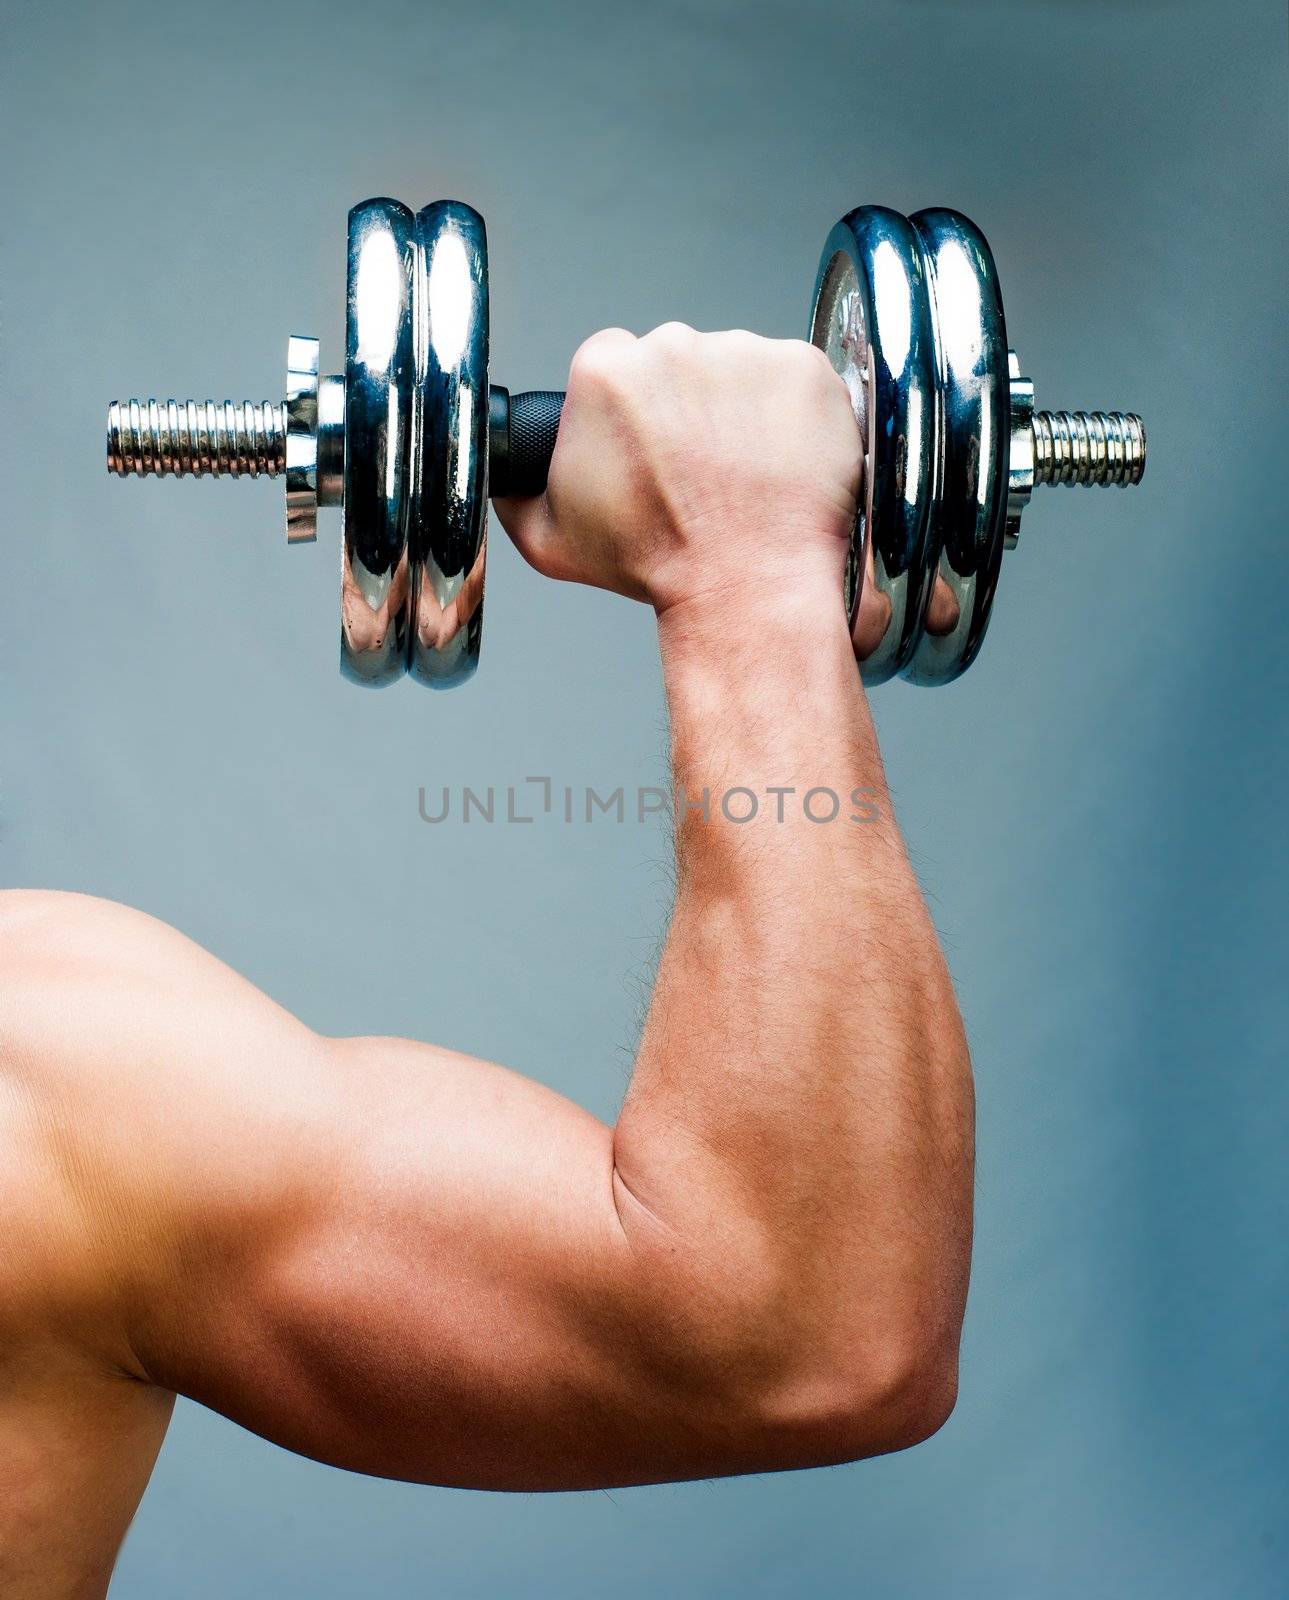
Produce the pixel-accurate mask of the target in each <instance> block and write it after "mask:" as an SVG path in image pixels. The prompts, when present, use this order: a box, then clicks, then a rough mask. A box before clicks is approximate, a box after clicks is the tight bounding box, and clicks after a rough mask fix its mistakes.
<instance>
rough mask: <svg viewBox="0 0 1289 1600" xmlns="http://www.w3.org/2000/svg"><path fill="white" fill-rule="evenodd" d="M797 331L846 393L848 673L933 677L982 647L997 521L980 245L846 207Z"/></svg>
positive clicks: (1000, 530) (984, 263)
mask: <svg viewBox="0 0 1289 1600" xmlns="http://www.w3.org/2000/svg"><path fill="white" fill-rule="evenodd" d="M810 337H811V339H812V341H813V342H814V343H815V344H817V345H819V346H820V348H821V349H823V350H824V351H825V352H826V353H827V355H828V357H829V360H830V361H831V362H832V364H833V366H834V367H835V368H836V370H837V371H838V372H839V373H840V375H841V377H842V378H843V380H844V381H845V383H846V386H847V388H848V389H849V391H850V394H851V401H852V404H853V406H854V408H855V417H856V420H857V422H858V423H859V430H860V438H861V441H862V447H863V451H864V467H865V472H864V485H863V489H862V497H861V504H860V507H859V514H858V516H857V519H856V526H855V537H854V541H853V546H852V551H851V559H850V563H849V572H848V592H847V603H848V605H849V607H850V616H851V626H852V636H853V638H854V641H855V647H856V653H857V654H858V655H859V656H860V670H861V672H862V674H863V676H864V679H865V681H866V682H869V683H882V682H885V681H886V680H887V679H888V678H891V677H893V676H895V675H896V674H897V673H902V674H903V675H904V676H906V677H908V678H910V679H912V680H913V681H914V682H918V683H944V682H947V681H948V680H949V679H951V678H954V677H957V675H958V674H959V673H961V672H963V671H965V670H966V668H967V667H968V666H969V665H970V664H971V662H972V661H973V660H974V659H975V656H976V653H977V651H978V650H979V649H980V645H981V641H982V640H983V638H984V632H985V627H986V624H987V622H988V619H989V611H990V607H991V605H992V603H993V597H994V591H995V588H996V585H997V579H998V568H999V564H1000V562H1001V559H1002V550H1003V537H1004V532H1005V522H1006V514H1007V490H1008V448H1009V438H1010V417H1009V407H1010V389H1009V374H1008V363H1007V336H1006V330H1005V325H1004V322H1003V312H1002V299H1001V296H1000V294H999V290H998V278H997V273H996V271H995V268H994V264H993V258H992V256H991V255H990V253H989V247H988V246H987V245H986V243H985V241H984V238H983V237H982V235H981V234H980V232H979V230H978V229H977V228H975V227H974V225H973V224H972V223H970V222H969V221H968V220H967V218H965V217H963V216H960V215H959V214H958V213H957V212H953V211H945V210H935V211H921V212H918V213H916V214H915V215H914V216H912V217H904V216H901V215H900V214H899V213H898V212H896V211H890V210H887V209H886V208H885V207H882V206H861V207H859V208H858V209H857V210H855V211H852V212H850V214H849V215H848V216H846V217H844V218H843V219H842V220H841V221H840V222H839V223H838V224H837V226H836V227H835V228H834V229H833V231H832V233H831V234H830V235H829V236H828V239H827V242H826V243H825V245H824V251H823V256H822V258H821V261H820V265H819V273H818V277H817V280H816V289H815V300H814V307H813V312H812V316H811V330H810ZM865 584H867V585H869V586H870V593H869V595H868V597H867V599H865V597H864V593H863V587H864V585H865ZM933 590H935V591H936V597H935V598H936V604H935V608H934V609H935V612H936V615H937V621H936V624H935V630H934V631H931V629H930V628H928V625H927V624H928V607H929V606H930V604H931V601H932V593H933Z"/></svg>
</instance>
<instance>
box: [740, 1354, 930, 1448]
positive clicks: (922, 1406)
mask: <svg viewBox="0 0 1289 1600" xmlns="http://www.w3.org/2000/svg"><path fill="white" fill-rule="evenodd" d="M957 1397H958V1350H957V1341H956V1339H954V1340H952V1341H944V1342H943V1344H939V1343H936V1344H928V1342H927V1341H926V1340H925V1339H923V1338H917V1337H913V1338H904V1337H902V1336H901V1335H900V1334H898V1333H897V1332H896V1331H894V1330H890V1329H888V1330H886V1331H885V1333H884V1334H883V1335H882V1336H881V1338H880V1339H879V1340H877V1341H874V1342H871V1343H868V1344H867V1346H866V1348H865V1351H864V1353H863V1354H862V1355H860V1354H857V1353H851V1354H847V1355H846V1356H844V1357H837V1358H833V1359H826V1360H811V1361H807V1362H805V1363H801V1362H797V1361H793V1362H789V1363H786V1364H785V1367H784V1370H783V1371H782V1372H780V1373H777V1374H775V1375H774V1377H773V1378H772V1379H771V1380H770V1381H769V1382H767V1383H766V1384H765V1385H764V1386H763V1388H762V1391H761V1392H760V1394H758V1395H757V1396H756V1397H755V1407H754V1408H755V1411H756V1414H757V1430H758V1433H759V1444H760V1446H761V1447H762V1448H763V1449H764V1451H765V1453H766V1457H767V1461H766V1468H767V1469H768V1468H771V1467H774V1466H790V1467H801V1466H837V1465H840V1464H841V1463H843V1462H847V1461H860V1460H864V1459H866V1458H867V1457H869V1456H879V1455H887V1454H890V1453H891V1452H893V1451H897V1450H907V1449H909V1448H911V1447H912V1446H913V1445H916V1444H921V1443H922V1442H923V1441H924V1440H926V1439H929V1438H930V1437H931V1436H932V1435H933V1434H934V1433H937V1432H938V1431H939V1430H940V1429H941V1428H942V1427H943V1426H944V1425H945V1423H946V1422H947V1421H948V1420H949V1417H950V1416H951V1415H952V1413H953V1408H954V1405H955V1404H956V1402H957Z"/></svg>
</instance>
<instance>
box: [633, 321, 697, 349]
mask: <svg viewBox="0 0 1289 1600" xmlns="http://www.w3.org/2000/svg"><path fill="white" fill-rule="evenodd" d="M646 337H647V338H648V339H649V341H650V343H651V344H654V345H656V346H657V347H658V348H659V349H661V350H687V349H689V347H690V346H691V345H693V344H694V343H696V342H697V339H698V335H697V333H695V332H694V330H693V328H691V327H690V326H689V324H688V323H687V322H663V323H660V324H659V325H658V326H657V327H656V328H655V329H654V330H653V332H652V333H650V334H647V335H646Z"/></svg>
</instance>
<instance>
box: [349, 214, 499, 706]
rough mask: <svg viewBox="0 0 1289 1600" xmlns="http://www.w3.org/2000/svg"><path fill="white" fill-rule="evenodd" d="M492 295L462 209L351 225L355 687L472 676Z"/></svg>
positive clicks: (355, 218) (479, 229)
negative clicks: (404, 678) (407, 675)
mask: <svg viewBox="0 0 1289 1600" xmlns="http://www.w3.org/2000/svg"><path fill="white" fill-rule="evenodd" d="M487 281H488V263H487V243H486V239H485V235H484V227H483V219H482V218H481V217H480V216H479V215H478V213H477V212H475V211H472V210H471V209H470V207H469V206H463V205H459V204H457V203H455V202H452V201H441V202H438V203H437V204H435V205H430V206H426V207H425V208H424V209H423V210H422V211H421V212H420V213H419V214H418V215H416V216H413V215H412V213H411V211H409V210H408V208H407V207H406V206H403V205H400V204H399V202H398V201H396V200H383V199H382V200H369V201H367V202H366V203H365V204H363V205H361V206H356V207H355V208H354V210H353V211H351V212H350V214H349V266H348V306H347V317H346V354H345V444H344V508H345V511H344V530H345V531H344V565H343V574H342V583H341V630H340V650H341V665H342V668H343V670H344V671H345V672H346V673H347V675H348V676H350V677H351V678H353V679H355V680H356V681H358V682H360V683H368V684H383V683H389V682H391V681H393V680H394V679H395V678H398V677H400V676H401V675H402V674H403V673H404V672H405V671H409V670H410V671H411V672H412V674H413V676H415V677H417V678H419V679H420V680H421V681H422V682H426V683H430V684H434V685H437V686H448V685H450V684H454V683H459V682H460V681H461V680H462V679H463V678H466V677H468V676H469V675H470V673H471V672H473V671H474V669H475V666H476V665H477V663H478V659H479V643H480V637H481V631H482V623H483V562H484V528H485V524H486V517H487V448H488V439H487V428H488V289H487Z"/></svg>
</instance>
